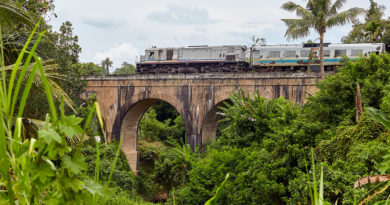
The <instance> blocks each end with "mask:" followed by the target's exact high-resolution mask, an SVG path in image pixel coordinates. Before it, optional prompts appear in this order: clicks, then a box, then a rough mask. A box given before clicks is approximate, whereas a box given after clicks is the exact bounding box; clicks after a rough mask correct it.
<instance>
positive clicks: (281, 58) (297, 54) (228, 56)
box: [137, 43, 386, 74]
mask: <svg viewBox="0 0 390 205" xmlns="http://www.w3.org/2000/svg"><path fill="white" fill-rule="evenodd" d="M385 50H386V46H385V44H383V43H364V44H330V43H326V44H324V65H325V69H326V70H327V71H331V70H335V69H336V68H337V66H339V65H340V64H341V63H342V61H343V59H344V57H348V58H349V59H352V60H356V59H359V58H360V57H361V56H368V55H370V54H371V53H376V54H378V53H384V52H385ZM319 52H320V48H319V44H296V45H291V44H290V45H261V46H252V47H250V48H249V49H248V47H247V46H242V45H227V46H207V45H202V46H188V47H179V48H157V47H152V48H148V49H146V50H145V55H143V56H140V61H139V62H138V63H137V73H141V74H148V73H154V74H157V73H209V72H247V71H258V72H273V71H297V70H299V71H306V70H307V69H309V68H310V69H311V70H312V71H314V72H316V71H319V69H320V68H319V64H320V59H319V55H320V53H319Z"/></svg>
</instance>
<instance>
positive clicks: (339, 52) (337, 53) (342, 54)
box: [334, 50, 347, 57]
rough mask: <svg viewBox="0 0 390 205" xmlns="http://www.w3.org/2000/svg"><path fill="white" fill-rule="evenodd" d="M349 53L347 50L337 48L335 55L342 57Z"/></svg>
mask: <svg viewBox="0 0 390 205" xmlns="http://www.w3.org/2000/svg"><path fill="white" fill-rule="evenodd" d="M345 55H347V50H335V51H334V57H341V56H345Z"/></svg>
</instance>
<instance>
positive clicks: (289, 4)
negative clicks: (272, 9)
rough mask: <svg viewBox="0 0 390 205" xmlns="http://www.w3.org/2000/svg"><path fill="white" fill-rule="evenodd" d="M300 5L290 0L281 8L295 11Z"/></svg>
mask: <svg viewBox="0 0 390 205" xmlns="http://www.w3.org/2000/svg"><path fill="white" fill-rule="evenodd" d="M298 6H299V5H298V4H296V3H294V2H292V1H289V2H287V3H284V4H283V5H282V6H281V7H280V8H282V9H284V10H286V11H291V12H293V11H295V9H296V8H297V7H298Z"/></svg>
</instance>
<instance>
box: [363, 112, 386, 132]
mask: <svg viewBox="0 0 390 205" xmlns="http://www.w3.org/2000/svg"><path fill="white" fill-rule="evenodd" d="M365 110H366V111H367V112H368V114H369V115H370V116H371V117H372V118H374V119H375V120H376V121H377V122H380V123H382V124H383V125H384V126H385V127H386V128H387V129H388V130H390V120H389V119H387V117H386V116H385V114H384V113H382V112H381V111H380V110H378V109H375V108H373V107H366V109H365Z"/></svg>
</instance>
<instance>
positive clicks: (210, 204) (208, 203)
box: [205, 173, 229, 205]
mask: <svg viewBox="0 0 390 205" xmlns="http://www.w3.org/2000/svg"><path fill="white" fill-rule="evenodd" d="M228 179H229V173H227V174H226V177H225V180H224V181H223V182H222V184H221V185H220V186H219V187H218V189H217V191H216V192H215V195H214V196H213V197H211V198H210V199H209V200H208V201H206V203H205V205H214V204H217V200H218V199H219V198H221V196H222V193H223V190H224V188H225V184H226V181H227V180H228Z"/></svg>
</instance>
